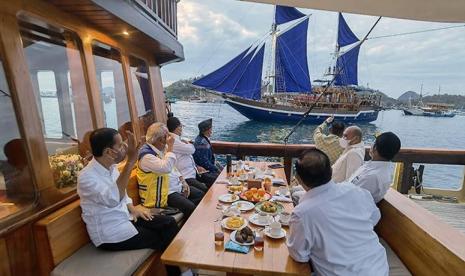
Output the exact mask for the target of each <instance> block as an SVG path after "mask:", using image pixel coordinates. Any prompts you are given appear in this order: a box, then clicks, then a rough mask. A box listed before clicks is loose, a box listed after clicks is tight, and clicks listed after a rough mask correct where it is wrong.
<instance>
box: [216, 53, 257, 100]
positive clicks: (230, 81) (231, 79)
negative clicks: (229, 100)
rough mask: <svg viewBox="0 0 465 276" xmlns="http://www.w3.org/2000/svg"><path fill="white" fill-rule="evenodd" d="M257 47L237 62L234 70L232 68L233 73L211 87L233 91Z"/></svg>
mask: <svg viewBox="0 0 465 276" xmlns="http://www.w3.org/2000/svg"><path fill="white" fill-rule="evenodd" d="M256 49H257V48H256V47H255V48H253V49H252V50H251V51H250V52H249V53H247V55H246V56H245V57H244V58H243V59H242V60H241V61H240V62H239V64H237V66H236V67H235V68H234V70H232V71H231V73H230V74H229V75H228V76H227V77H226V78H225V79H224V80H223V81H222V82H221V83H220V84H219V85H217V86H215V87H213V88H211V89H212V90H215V91H219V92H224V93H232V92H233V91H234V89H235V88H236V85H237V83H238V82H239V80H240V79H241V78H242V76H243V75H244V73H245V71H246V70H247V66H248V65H249V63H250V60H251V59H252V57H253V56H254V53H255V50H256Z"/></svg>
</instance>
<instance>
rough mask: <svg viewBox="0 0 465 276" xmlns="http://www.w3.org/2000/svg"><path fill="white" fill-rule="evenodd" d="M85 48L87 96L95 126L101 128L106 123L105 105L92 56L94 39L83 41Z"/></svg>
mask: <svg viewBox="0 0 465 276" xmlns="http://www.w3.org/2000/svg"><path fill="white" fill-rule="evenodd" d="M83 48H84V49H83V50H84V61H85V62H84V63H85V72H86V73H87V77H88V79H89V85H88V88H87V97H88V98H89V103H91V104H90V106H91V110H90V112H91V114H92V121H93V122H94V127H95V128H100V127H103V126H104V125H105V121H104V117H103V105H102V100H101V96H100V90H99V89H100V85H99V81H98V79H97V78H98V77H97V71H96V68H95V62H94V57H93V56H92V41H90V40H85V41H83Z"/></svg>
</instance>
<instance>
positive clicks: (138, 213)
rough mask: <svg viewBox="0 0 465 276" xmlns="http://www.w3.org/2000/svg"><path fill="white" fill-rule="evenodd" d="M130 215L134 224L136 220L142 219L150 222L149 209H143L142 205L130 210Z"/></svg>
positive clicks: (150, 214) (151, 216)
mask: <svg viewBox="0 0 465 276" xmlns="http://www.w3.org/2000/svg"><path fill="white" fill-rule="evenodd" d="M130 211H131V214H132V216H133V217H134V222H136V221H137V219H138V218H142V219H143V220H152V219H153V215H152V213H151V212H150V209H148V208H145V207H144V206H142V205H137V206H134V207H133V208H132V210H130Z"/></svg>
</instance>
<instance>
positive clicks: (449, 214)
mask: <svg viewBox="0 0 465 276" xmlns="http://www.w3.org/2000/svg"><path fill="white" fill-rule="evenodd" d="M412 200H413V201H415V203H417V204H419V205H421V206H422V207H423V208H425V209H427V210H428V211H430V212H431V213H433V214H435V215H436V216H438V217H439V218H440V219H441V220H442V221H444V222H446V223H448V224H450V225H452V226H453V227H454V228H456V229H458V230H460V231H461V232H462V233H464V234H465V204H464V203H448V202H439V201H435V200H416V199H412Z"/></svg>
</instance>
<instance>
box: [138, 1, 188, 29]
mask: <svg viewBox="0 0 465 276" xmlns="http://www.w3.org/2000/svg"><path fill="white" fill-rule="evenodd" d="M132 1H133V2H134V3H136V4H137V5H139V6H140V7H142V8H143V9H144V10H145V11H146V12H147V14H148V15H150V16H151V17H152V19H154V20H155V21H157V22H158V23H159V24H160V25H161V26H162V27H163V28H165V29H166V30H167V31H168V32H169V33H171V34H172V35H173V36H174V37H177V35H178V20H177V4H178V1H179V0H132Z"/></svg>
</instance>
